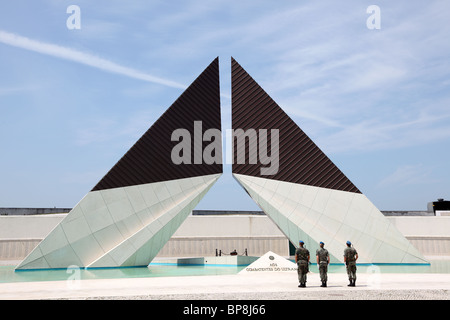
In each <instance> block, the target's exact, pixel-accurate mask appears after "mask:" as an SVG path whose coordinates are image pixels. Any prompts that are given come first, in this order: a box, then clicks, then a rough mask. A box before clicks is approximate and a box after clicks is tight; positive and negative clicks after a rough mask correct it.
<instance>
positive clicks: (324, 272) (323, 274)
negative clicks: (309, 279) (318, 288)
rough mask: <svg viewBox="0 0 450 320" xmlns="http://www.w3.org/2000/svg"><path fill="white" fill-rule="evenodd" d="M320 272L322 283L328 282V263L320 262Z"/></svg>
mask: <svg viewBox="0 0 450 320" xmlns="http://www.w3.org/2000/svg"><path fill="white" fill-rule="evenodd" d="M319 272H320V281H322V282H327V280H328V276H327V272H328V263H326V262H320V263H319Z"/></svg>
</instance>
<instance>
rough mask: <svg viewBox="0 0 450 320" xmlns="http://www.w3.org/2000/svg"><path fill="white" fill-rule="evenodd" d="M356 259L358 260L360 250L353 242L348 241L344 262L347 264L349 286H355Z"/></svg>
mask: <svg viewBox="0 0 450 320" xmlns="http://www.w3.org/2000/svg"><path fill="white" fill-rule="evenodd" d="M356 260H358V252H356V249H355V248H353V247H352V243H351V242H350V241H347V248H345V250H344V262H345V264H346V266H347V275H348V280H349V281H350V284H349V285H348V286H349V287H354V286H355V283H356Z"/></svg>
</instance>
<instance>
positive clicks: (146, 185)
mask: <svg viewBox="0 0 450 320" xmlns="http://www.w3.org/2000/svg"><path fill="white" fill-rule="evenodd" d="M231 78H232V129H233V130H232V131H233V135H232V136H233V141H234V147H233V151H234V152H233V156H232V160H233V165H232V172H233V173H232V174H233V176H234V178H235V179H236V180H237V181H238V183H239V184H240V185H241V186H242V187H243V188H244V189H245V190H246V191H247V193H248V194H249V195H250V196H251V197H252V198H253V199H254V201H255V202H256V203H257V204H258V205H259V206H260V207H261V208H262V210H264V212H265V213H266V214H267V215H268V216H269V217H270V218H271V219H272V221H273V222H274V223H276V224H277V226H278V227H279V228H280V230H281V231H282V232H283V233H284V234H285V235H286V237H287V238H288V239H289V240H290V242H291V243H293V244H295V245H296V244H297V243H298V242H299V240H303V241H304V242H305V245H306V246H307V247H308V248H315V247H317V244H318V243H319V242H320V241H323V242H324V243H325V244H326V248H327V249H328V251H329V253H330V255H331V258H332V262H341V263H342V262H343V250H344V248H345V242H346V241H347V240H350V241H351V242H352V243H353V244H354V245H355V247H357V249H358V254H359V260H358V262H362V263H424V262H426V260H425V259H424V257H423V256H422V255H421V254H420V253H419V252H418V251H417V249H415V248H414V247H413V246H412V245H411V244H410V243H409V241H408V240H406V238H405V237H404V236H403V235H402V234H401V233H400V232H398V230H397V229H396V228H395V227H394V226H393V225H392V224H391V223H390V222H389V220H388V219H386V218H385V217H384V216H383V214H382V213H381V212H380V211H379V210H378V209H377V208H376V207H375V206H374V205H373V204H372V203H371V202H370V201H369V200H368V199H367V197H366V196H365V195H364V194H362V193H361V192H360V191H359V189H358V188H357V187H356V186H355V185H354V184H353V183H352V182H351V181H350V180H349V179H348V178H347V177H346V176H345V175H344V173H343V172H341V171H340V170H339V168H337V167H336V166H335V165H334V164H333V162H332V161H331V160H330V159H329V158H328V157H327V156H326V155H325V154H324V153H323V152H322V151H321V150H320V149H319V147H318V146H317V145H316V144H315V143H314V142H313V141H312V140H311V139H310V138H309V137H308V136H307V135H306V134H305V133H304V132H303V131H302V130H301V129H300V128H299V126H298V125H297V124H296V123H295V122H294V121H293V120H292V119H291V118H290V117H289V116H288V115H287V114H286V113H285V112H284V111H283V110H282V109H281V108H280V107H279V106H278V105H277V104H276V103H275V102H274V101H273V100H272V99H271V98H270V96H269V95H268V94H267V93H266V92H265V91H264V90H263V89H262V88H261V87H260V86H259V85H258V84H257V83H256V82H255V81H254V80H253V79H252V78H251V77H250V76H249V74H248V73H247V72H246V71H245V70H244V69H243V68H242V67H241V66H240V65H239V64H238V63H237V62H236V61H235V60H234V59H232V75H231ZM221 174H222V134H221V114H220V87H219V61H218V58H217V59H215V60H214V61H213V62H212V63H211V64H210V65H209V66H208V67H207V68H206V69H205V70H204V71H203V72H202V73H201V74H200V76H198V78H197V79H196V80H195V81H194V82H193V83H192V84H191V85H190V86H189V87H188V88H187V89H186V90H185V92H183V93H182V94H181V96H180V97H179V98H178V99H177V100H176V101H175V102H174V103H173V104H172V106H170V108H168V109H167V111H166V112H165V113H164V114H163V115H162V116H161V117H160V118H159V119H158V120H157V121H156V122H155V123H154V124H153V125H152V126H151V127H150V129H148V131H147V132H146V133H145V134H144V135H143V136H142V137H141V138H140V139H139V140H138V141H137V142H136V143H135V145H133V146H132V147H131V149H130V150H129V151H128V152H127V153H126V154H125V155H124V156H123V157H122V158H121V159H120V160H119V161H118V162H117V164H116V165H115V166H114V167H113V168H112V169H111V170H110V171H109V172H108V173H107V174H106V175H105V176H104V177H103V178H102V179H101V180H100V181H99V182H98V184H97V185H96V186H95V187H94V188H93V189H92V190H91V191H90V192H88V194H87V195H86V196H85V197H84V198H83V199H82V200H81V201H80V202H79V203H78V204H77V205H76V206H75V207H74V208H73V209H72V210H71V211H70V212H69V214H68V215H67V216H66V217H65V218H64V219H63V220H62V221H61V223H60V224H59V225H58V226H57V227H55V229H54V230H52V231H51V232H50V234H49V235H48V236H47V237H46V238H45V239H44V240H42V242H41V243H40V244H39V245H38V246H37V247H36V248H35V249H34V250H33V251H32V252H31V253H30V254H29V255H28V256H27V257H26V258H25V259H24V260H23V261H22V262H21V263H20V264H19V265H18V266H17V268H16V269H42V268H66V267H68V266H78V267H86V268H98V267H124V266H146V265H148V264H149V263H150V262H151V261H152V259H153V258H154V257H155V256H156V255H157V254H158V252H159V251H160V249H161V248H162V247H163V246H164V245H165V244H166V242H167V241H168V240H169V239H170V237H171V236H172V234H173V233H174V232H175V231H176V230H177V228H178V227H179V226H180V225H181V224H182V223H183V221H184V220H185V219H186V218H187V216H188V215H189V214H190V212H191V211H192V210H193V209H194V208H195V206H196V205H197V204H198V202H199V201H200V200H201V199H202V197H203V196H204V195H205V194H206V193H207V192H208V190H209V189H210V188H211V186H212V185H213V184H214V183H215V182H216V181H217V179H218V178H219V177H220V175H221Z"/></svg>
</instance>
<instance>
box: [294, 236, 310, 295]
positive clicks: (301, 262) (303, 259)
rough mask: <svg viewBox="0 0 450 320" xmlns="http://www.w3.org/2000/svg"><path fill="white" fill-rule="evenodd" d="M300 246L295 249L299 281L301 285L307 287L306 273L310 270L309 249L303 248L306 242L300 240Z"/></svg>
mask: <svg viewBox="0 0 450 320" xmlns="http://www.w3.org/2000/svg"><path fill="white" fill-rule="evenodd" d="M299 244H300V247H299V248H297V250H295V262H296V263H297V266H298V269H297V273H298V281H299V282H300V285H299V287H300V288H304V287H306V274H307V273H308V272H309V250H308V249H306V248H303V245H304V244H305V243H304V242H303V241H301V240H300V242H299Z"/></svg>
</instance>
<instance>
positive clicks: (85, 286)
mask: <svg viewBox="0 0 450 320" xmlns="http://www.w3.org/2000/svg"><path fill="white" fill-rule="evenodd" d="M347 284H348V282H347V275H346V274H343V273H333V274H329V282H328V287H327V288H321V287H320V281H319V275H318V274H312V273H310V274H309V275H308V282H307V287H306V288H298V287H297V285H298V283H297V275H296V273H292V272H289V273H278V274H274V273H270V272H269V273H267V272H266V273H263V272H260V273H258V274H247V275H243V274H237V275H214V276H189V277H155V278H127V279H111V280H109V279H96V280H81V281H80V280H78V281H69V280H67V281H47V282H19V283H0V299H2V300H5V299H26V300H30V299H77V300H84V299H127V300H142V299H146V300H158V299H163V300H211V299H212V300H241V299H245V300H293V299H302V300H305V299H321V300H341V299H345V300H348V299H357V300H375V299H377V300H378V299H381V300H403V299H408V300H412V299H417V300H427V299H432V300H449V299H450V274H365V273H361V274H358V280H357V283H356V285H357V286H356V287H353V288H352V287H347Z"/></svg>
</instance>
